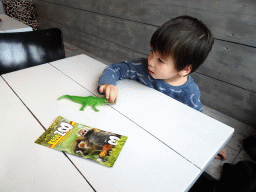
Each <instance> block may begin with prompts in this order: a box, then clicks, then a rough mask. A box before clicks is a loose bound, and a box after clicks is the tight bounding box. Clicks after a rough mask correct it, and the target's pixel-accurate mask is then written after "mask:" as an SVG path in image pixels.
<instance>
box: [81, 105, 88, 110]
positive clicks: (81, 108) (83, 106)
mask: <svg viewBox="0 0 256 192" xmlns="http://www.w3.org/2000/svg"><path fill="white" fill-rule="evenodd" d="M87 106H88V105H86V104H85V105H83V107H82V108H81V109H80V111H84V108H85V107H87Z"/></svg>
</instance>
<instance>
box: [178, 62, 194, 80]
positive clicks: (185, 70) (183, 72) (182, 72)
mask: <svg viewBox="0 0 256 192" xmlns="http://www.w3.org/2000/svg"><path fill="white" fill-rule="evenodd" d="M191 70H192V65H188V66H186V67H185V68H184V69H183V70H182V71H180V72H179V73H180V75H181V76H182V77H185V76H186V75H188V74H189V73H190V72H191Z"/></svg>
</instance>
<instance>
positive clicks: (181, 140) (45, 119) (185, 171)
mask: <svg viewBox="0 0 256 192" xmlns="http://www.w3.org/2000/svg"><path fill="white" fill-rule="evenodd" d="M105 67H106V65H104V64H102V63H100V62H98V61H96V60H94V59H92V58H90V57H88V56H85V55H80V56H75V57H71V58H66V59H63V60H59V61H56V62H52V63H50V64H43V65H39V66H35V67H31V68H27V69H24V70H20V71H16V72H12V73H8V74H4V75H2V78H3V79H4V80H3V79H0V80H1V81H0V86H1V87H0V88H1V90H2V89H3V91H1V95H0V98H1V106H2V105H3V106H4V107H3V108H2V107H1V109H0V112H1V116H0V119H1V122H2V121H5V122H9V121H11V120H12V119H15V120H16V121H15V122H11V123H9V124H8V123H4V125H3V124H2V123H1V129H0V130H1V133H2V134H1V136H5V137H8V136H9V135H15V134H14V133H15V132H16V131H17V128H16V127H18V126H17V125H19V124H20V125H22V127H23V129H24V130H23V131H22V132H21V133H20V134H19V136H21V138H18V137H19V136H18V135H16V136H13V137H14V138H15V139H16V138H17V139H18V141H21V142H19V144H20V145H21V146H19V153H21V154H27V155H25V156H26V159H27V162H26V166H25V168H20V167H19V166H18V165H20V164H22V163H23V164H25V163H24V161H22V160H19V158H17V157H16V159H15V161H14V162H13V163H9V167H13V166H14V167H18V170H19V172H20V173H21V174H26V173H28V174H27V177H28V178H31V179H30V180H33V179H35V178H37V181H38V182H39V181H40V182H42V183H44V184H45V185H43V184H42V183H41V184H40V183H36V182H35V183H33V184H32V187H36V186H40V187H41V188H42V191H43V189H48V188H47V187H49V186H48V185H49V184H50V187H53V186H52V183H54V181H56V182H60V183H61V185H62V186H63V188H65V186H67V182H65V180H62V177H65V176H68V178H70V177H72V178H75V179H72V182H74V185H75V184H78V185H79V186H82V185H83V186H86V187H85V188H86V189H88V191H90V190H96V191H104V192H105V191H170V190H172V191H187V190H188V189H189V188H190V187H191V186H192V184H193V183H194V182H195V181H196V179H197V178H198V177H199V176H200V174H201V173H202V172H203V170H204V169H205V168H206V167H207V165H208V163H209V162H210V161H211V160H212V158H214V156H215V155H216V153H217V152H218V151H219V150H220V149H221V147H223V146H224V145H225V143H226V142H227V141H228V140H229V138H230V137H231V136H232V133H233V129H232V128H230V127H228V126H226V125H224V124H222V123H220V122H218V121H216V120H214V119H212V118H210V117H207V116H206V115H204V114H202V113H199V112H197V111H196V110H194V109H190V108H189V107H187V106H185V105H183V104H182V103H179V102H177V101H176V100H173V99H171V98H169V97H167V96H165V95H163V94H161V93H160V92H158V91H155V90H153V89H150V88H148V87H146V86H144V85H141V84H139V83H136V82H133V81H129V80H124V81H120V82H119V83H118V87H119V96H118V102H117V104H116V105H104V106H99V107H98V109H99V110H100V111H99V112H98V113H96V112H94V111H93V110H92V109H91V108H90V107H87V108H85V111H80V110H79V109H80V108H81V105H79V104H77V103H74V102H70V101H69V100H60V101H58V100H57V99H58V98H59V97H60V96H61V95H65V94H70V95H80V96H89V95H99V94H98V93H97V91H96V87H97V81H98V78H99V76H100V75H101V73H102V71H103V70H104V69H105ZM7 83H8V85H7ZM14 92H15V93H14ZM5 100H7V101H8V102H9V103H8V102H5ZM152 101H154V102H152ZM10 103H11V104H10ZM9 105H10V106H11V107H10V108H8V106H9ZM134 107H136V110H134ZM9 111H10V112H9ZM25 111H26V112H25ZM145 111H146V112H145ZM163 112H167V113H168V114H169V115H168V116H167V115H165V114H166V113H163ZM151 113H152V114H151ZM2 114H4V115H2ZM59 115H60V116H62V117H64V118H67V119H69V120H72V121H75V122H77V123H81V124H84V125H88V126H91V127H96V128H99V129H102V130H105V131H110V132H114V133H117V134H121V135H125V136H128V140H127V142H126V144H125V146H124V148H123V150H122V151H121V153H120V155H119V157H118V159H117V161H116V163H115V164H114V167H112V168H108V167H105V166H102V165H100V164H98V163H95V162H92V161H89V160H85V159H82V158H78V157H76V156H73V155H70V154H67V155H66V156H65V155H64V154H63V153H62V152H59V151H56V150H51V149H47V148H45V147H43V146H39V145H36V144H34V141H35V140H36V139H37V138H38V137H39V136H40V135H41V134H42V132H44V129H43V128H46V129H47V128H48V127H49V126H50V125H51V124H52V123H53V121H54V120H55V119H56V118H57V117H58V116H59ZM185 117H186V118H185ZM181 119H183V121H182V120H181ZM178 120H179V121H178ZM10 125H11V126H10ZM2 127H3V128H2ZM10 127H15V128H14V129H13V130H11V131H9V130H10ZM36 131H37V132H36ZM39 132H40V133H39ZM28 135H29V139H27V140H26V139H24V138H23V137H27V136H28ZM215 135H216V138H214V136H215ZM217 135H218V137H217ZM212 137H213V138H212ZM0 142H1V143H2V142H4V141H2V140H0ZM5 142H7V143H9V146H8V147H7V148H6V150H5V151H4V154H5V156H6V157H7V156H8V155H11V156H12V157H15V151H16V150H17V149H15V148H13V149H12V145H11V144H12V142H11V141H9V140H8V139H6V141H5ZM28 145H29V147H28ZM22 146H26V147H22ZM26 148H29V150H27V149H26ZM8 149H10V150H8ZM31 150H34V151H36V154H35V155H34V154H32V153H30V151H31ZM11 152H12V153H11ZM47 152H48V153H47ZM41 153H42V154H41ZM201 153H202V154H201ZM39 154H40V156H39ZM44 154H46V155H44ZM58 155H59V156H58ZM41 156H43V157H42V159H41ZM197 156H200V158H199V157H197ZM21 159H22V158H21ZM58 159H60V160H63V162H62V163H63V164H64V163H67V165H64V166H63V165H62V164H60V165H58V164H57V163H56V162H57V160H58ZM55 160H56V162H55V163H53V165H52V166H54V167H55V171H56V175H59V174H61V176H58V177H54V175H53V176H52V177H54V179H55V180H54V179H53V180H51V182H50V181H48V180H50V179H51V178H48V177H47V175H46V174H42V175H40V174H39V173H40V172H42V170H44V171H45V172H47V166H48V165H49V163H47V162H49V161H55ZM65 160H66V161H65ZM1 161H3V162H2V165H3V164H4V163H6V162H7V159H4V160H1ZM71 162H72V164H71ZM30 164H32V165H37V164H38V165H40V166H39V167H40V168H36V170H37V171H38V173H33V174H32V176H31V174H30V172H29V171H28V170H26V169H29V168H30ZM63 167H67V169H68V171H67V170H65V169H64V170H63ZM76 168H77V169H78V170H79V172H78V170H76ZM56 169H57V170H56ZM0 170H1V169H0ZM4 170H6V172H4V173H3V172H2V173H1V172H0V173H1V176H2V174H3V177H5V180H2V182H3V181H9V182H10V179H11V176H15V172H12V171H8V169H6V168H5V169H4ZM58 170H59V172H58ZM60 170H61V172H62V173H60ZM72 171H74V172H72ZM67 173H68V174H69V175H67ZM78 173H79V174H80V175H79V176H77V175H76V174H78ZM8 174H9V177H7V176H6V175H8ZM0 179H2V178H1V177H0ZM24 180H25V179H24ZM30 180H26V181H24V183H22V184H20V185H23V186H25V188H26V187H29V184H30V182H31V181H30ZM81 180H82V181H81ZM2 182H1V183H2ZM12 183H13V182H12ZM80 183H82V184H80ZM46 184H47V185H46ZM68 184H69V183H68ZM6 186H8V185H7V184H6ZM88 186H89V187H88ZM30 187H31V186H30ZM71 188H72V187H71ZM28 189H29V188H28ZM76 189H77V188H75V187H74V190H73V191H78V190H76ZM52 191H54V190H53V189H52Z"/></svg>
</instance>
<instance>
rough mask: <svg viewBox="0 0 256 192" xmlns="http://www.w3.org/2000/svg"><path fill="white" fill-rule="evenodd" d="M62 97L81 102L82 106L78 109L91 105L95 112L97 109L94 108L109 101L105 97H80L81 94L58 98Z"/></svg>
mask: <svg viewBox="0 0 256 192" xmlns="http://www.w3.org/2000/svg"><path fill="white" fill-rule="evenodd" d="M63 98H67V99H70V100H71V101H74V102H76V103H81V104H82V105H83V107H82V108H81V109H80V111H84V108H85V107H87V106H92V108H93V109H94V110H95V111H96V112H98V111H99V110H98V109H96V107H97V106H99V105H104V104H110V103H111V102H110V101H109V99H106V98H104V97H93V96H89V97H81V96H72V95H63V96H61V97H60V98H59V99H58V100H60V99H63Z"/></svg>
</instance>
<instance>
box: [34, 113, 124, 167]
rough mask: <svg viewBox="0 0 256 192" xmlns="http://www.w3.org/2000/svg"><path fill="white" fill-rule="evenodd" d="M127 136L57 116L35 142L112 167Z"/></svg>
mask: <svg viewBox="0 0 256 192" xmlns="http://www.w3.org/2000/svg"><path fill="white" fill-rule="evenodd" d="M127 138H128V137H126V136H122V135H118V134H115V133H111V132H107V131H103V130H100V129H97V128H92V127H89V126H86V125H82V124H79V123H75V122H73V121H69V120H67V119H65V118H63V117H61V116H59V117H58V118H57V119H56V120H55V121H54V123H53V124H52V125H51V126H50V128H48V129H47V130H46V131H45V132H44V133H43V134H42V135H41V136H40V137H39V138H38V139H37V140H36V141H35V143H37V144H39V145H43V146H46V147H49V148H53V149H56V150H59V151H65V152H67V153H70V154H74V155H76V156H79V157H83V158H86V159H92V160H94V161H96V162H98V163H100V164H102V165H105V166H108V167H112V166H113V165H114V163H115V161H116V159H117V157H118V155H119V154H120V152H121V150H122V148H123V146H124V144H125V142H126V140H127Z"/></svg>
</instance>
